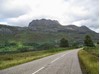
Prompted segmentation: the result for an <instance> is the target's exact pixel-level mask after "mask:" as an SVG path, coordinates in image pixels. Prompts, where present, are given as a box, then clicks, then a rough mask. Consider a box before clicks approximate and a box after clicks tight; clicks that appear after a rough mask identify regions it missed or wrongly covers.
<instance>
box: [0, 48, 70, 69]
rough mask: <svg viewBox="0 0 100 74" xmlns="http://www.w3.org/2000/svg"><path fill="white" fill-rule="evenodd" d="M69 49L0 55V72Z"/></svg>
mask: <svg viewBox="0 0 100 74" xmlns="http://www.w3.org/2000/svg"><path fill="white" fill-rule="evenodd" d="M69 49H70V48H54V49H51V50H50V49H49V50H42V51H31V52H21V53H12V54H0V70H1V69H5V68H8V67H11V66H15V65H18V64H22V63H26V62H29V61H32V60H36V59H39V58H43V57H46V56H49V55H53V54H55V53H58V52H62V51H65V50H69Z"/></svg>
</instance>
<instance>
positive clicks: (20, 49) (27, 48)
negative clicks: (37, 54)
mask: <svg viewBox="0 0 100 74" xmlns="http://www.w3.org/2000/svg"><path fill="white" fill-rule="evenodd" d="M18 51H20V52H27V51H29V47H20V48H18Z"/></svg>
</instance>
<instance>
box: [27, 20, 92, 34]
mask: <svg viewBox="0 0 100 74" xmlns="http://www.w3.org/2000/svg"><path fill="white" fill-rule="evenodd" d="M28 27H29V28H30V29H31V30H33V31H45V32H72V31H74V32H80V33H83V32H84V33H85V32H93V31H92V30H90V29H89V28H88V27H86V26H81V27H78V26H75V25H67V26H62V25H61V24H60V23H59V22H58V21H56V20H50V19H49V20H48V19H40V20H33V21H32V22H30V23H29V26H28Z"/></svg>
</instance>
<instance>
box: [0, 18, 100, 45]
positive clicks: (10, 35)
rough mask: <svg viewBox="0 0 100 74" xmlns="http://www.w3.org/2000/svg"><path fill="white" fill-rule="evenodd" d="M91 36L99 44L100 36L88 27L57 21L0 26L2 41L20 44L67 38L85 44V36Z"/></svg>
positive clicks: (43, 20)
mask: <svg viewBox="0 0 100 74" xmlns="http://www.w3.org/2000/svg"><path fill="white" fill-rule="evenodd" d="M87 34H89V35H90V36H91V37H92V39H93V40H94V41H95V42H97V41H98V40H99V34H98V33H96V32H94V31H92V30H91V29H89V28H88V27H86V26H81V27H78V26H75V25H67V26H62V25H61V24H60V23H59V22H58V21H56V20H50V19H40V20H33V21H31V22H30V23H29V26H28V27H15V26H8V25H2V24H0V41H1V43H2V42H3V41H5V40H8V41H9V40H14V41H19V42H23V43H24V42H39V43H43V42H57V41H59V40H60V39H61V38H63V37H65V38H67V39H68V40H69V42H70V43H73V42H75V41H77V42H78V43H81V44H82V43H83V40H84V36H85V35H87Z"/></svg>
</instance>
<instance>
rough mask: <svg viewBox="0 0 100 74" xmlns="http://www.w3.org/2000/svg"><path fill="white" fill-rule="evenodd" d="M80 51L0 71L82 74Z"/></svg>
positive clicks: (56, 55)
mask: <svg viewBox="0 0 100 74" xmlns="http://www.w3.org/2000/svg"><path fill="white" fill-rule="evenodd" d="M79 50H80V49H75V50H68V51H65V52H61V53H58V54H55V55H51V56H48V57H45V58H42V59H38V60H35V61H32V62H28V63H25V64H21V65H17V66H14V67H11V68H7V69H4V70H0V74H82V71H81V68H80V65H79V60H78V55H77V53H78V51H79Z"/></svg>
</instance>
